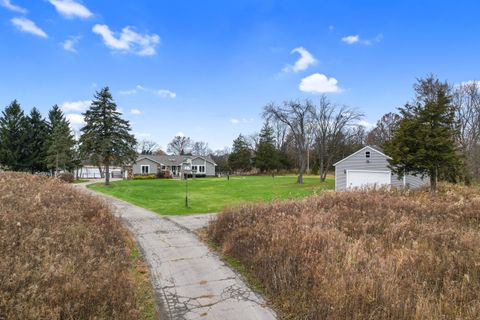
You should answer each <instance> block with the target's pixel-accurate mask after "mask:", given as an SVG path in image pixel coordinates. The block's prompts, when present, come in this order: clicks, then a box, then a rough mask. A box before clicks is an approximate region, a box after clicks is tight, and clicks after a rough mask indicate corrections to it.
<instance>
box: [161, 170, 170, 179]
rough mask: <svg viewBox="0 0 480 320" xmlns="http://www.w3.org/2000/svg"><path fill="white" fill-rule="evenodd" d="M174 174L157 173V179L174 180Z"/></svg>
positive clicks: (167, 172) (166, 172)
mask: <svg viewBox="0 0 480 320" xmlns="http://www.w3.org/2000/svg"><path fill="white" fill-rule="evenodd" d="M172 178H173V177H172V174H171V173H170V171H158V172H157V179H172Z"/></svg>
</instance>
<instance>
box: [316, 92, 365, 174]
mask: <svg viewBox="0 0 480 320" xmlns="http://www.w3.org/2000/svg"><path fill="white" fill-rule="evenodd" d="M362 118H363V113H361V112H359V111H357V110H355V109H353V108H350V107H348V106H338V105H336V104H334V103H332V102H331V101H329V100H328V98H327V97H326V96H322V97H321V98H320V103H319V105H318V108H317V109H316V110H315V112H314V116H313V128H314V130H315V142H316V149H317V156H318V160H319V166H320V180H321V181H322V182H323V181H325V178H326V177H327V171H328V169H329V168H330V167H331V166H332V164H333V159H335V155H336V151H337V150H338V149H339V146H340V144H341V143H342V140H343V138H344V136H345V132H346V131H347V130H348V129H350V128H351V127H354V126H356V123H357V122H358V121H359V120H361V119H362Z"/></svg>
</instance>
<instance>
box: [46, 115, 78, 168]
mask: <svg viewBox="0 0 480 320" xmlns="http://www.w3.org/2000/svg"><path fill="white" fill-rule="evenodd" d="M62 115H63V113H62ZM50 130H51V131H50V137H49V140H48V149H47V158H46V162H47V167H48V168H50V169H52V170H53V171H54V173H55V175H57V174H58V171H59V170H60V169H62V170H67V171H71V170H72V169H73V162H74V160H75V154H74V152H75V150H74V146H75V139H74V137H73V134H72V131H71V129H70V123H69V122H68V121H67V119H66V118H65V117H64V116H63V119H62V120H60V121H53V122H51V123H50Z"/></svg>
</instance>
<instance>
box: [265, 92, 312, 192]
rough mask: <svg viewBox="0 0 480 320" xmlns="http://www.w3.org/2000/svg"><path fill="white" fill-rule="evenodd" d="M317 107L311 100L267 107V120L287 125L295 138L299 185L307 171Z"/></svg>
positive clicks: (286, 102) (272, 104) (287, 102)
mask: <svg viewBox="0 0 480 320" xmlns="http://www.w3.org/2000/svg"><path fill="white" fill-rule="evenodd" d="M314 111H315V107H314V106H313V104H312V103H311V102H310V101H309V100H305V101H303V102H301V101H285V102H284V103H283V104H282V105H275V104H274V103H271V104H269V105H267V106H265V108H264V111H263V116H264V118H265V119H267V120H272V121H278V122H281V123H283V124H285V125H286V126H287V127H288V128H289V131H290V134H291V135H292V136H293V140H294V145H295V149H296V152H297V159H298V163H299V165H300V170H299V174H298V178H297V183H303V174H304V173H305V169H306V155H307V151H308V148H309V146H310V144H309V140H310V137H311V126H310V124H311V119H312V115H313V114H314Z"/></svg>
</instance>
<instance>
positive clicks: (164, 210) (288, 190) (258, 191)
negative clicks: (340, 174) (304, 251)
mask: <svg viewBox="0 0 480 320" xmlns="http://www.w3.org/2000/svg"><path fill="white" fill-rule="evenodd" d="M334 186H335V180H334V179H333V178H328V179H327V181H326V182H325V183H320V180H319V177H317V176H306V177H304V184H303V185H298V184H296V177H294V176H277V177H275V178H272V177H269V176H249V177H230V181H228V180H227V178H226V177H223V178H199V179H194V180H192V179H190V180H188V195H189V196H188V200H189V207H188V208H186V207H185V181H180V180H163V179H162V180H122V181H115V182H112V183H111V185H110V186H108V187H107V186H104V185H103V184H101V183H96V184H93V185H90V186H89V188H91V189H93V190H96V191H100V192H103V193H106V194H109V195H112V196H115V197H117V198H120V199H123V200H126V201H128V202H131V203H133V204H136V205H138V206H141V207H144V208H147V209H149V210H152V211H154V212H157V213H161V214H166V215H176V214H189V213H206V212H218V211H220V210H221V209H223V208H224V207H225V206H235V205H238V204H240V203H243V202H259V201H271V200H274V199H287V198H299V197H305V196H307V195H310V194H313V193H318V192H321V191H322V190H326V189H333V188H334Z"/></svg>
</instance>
